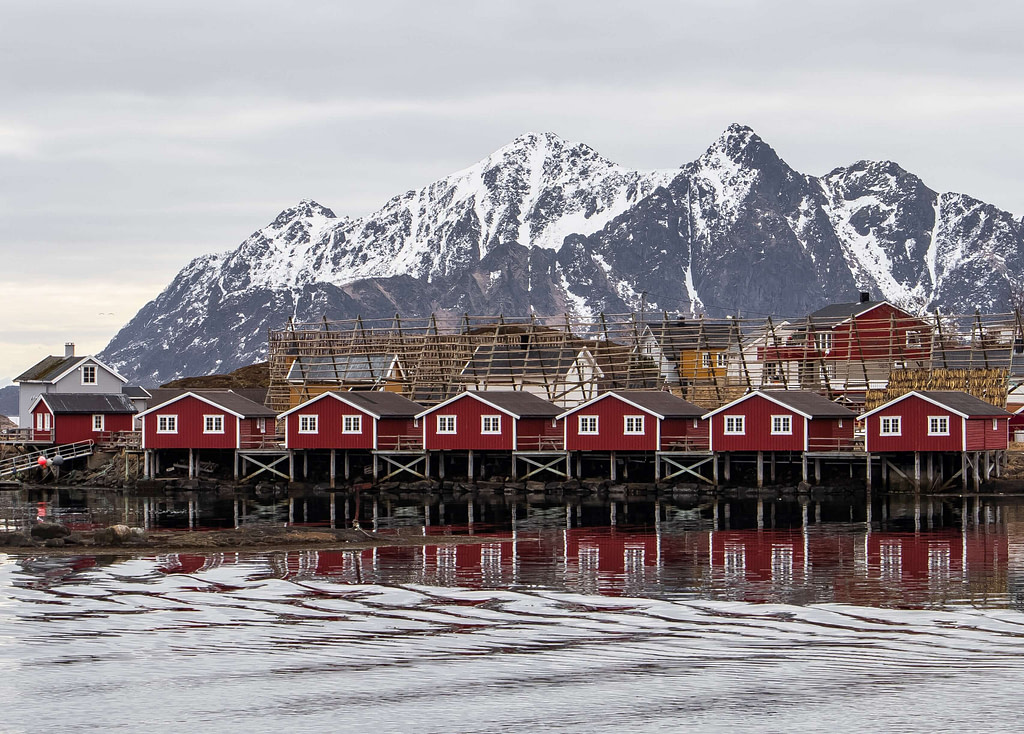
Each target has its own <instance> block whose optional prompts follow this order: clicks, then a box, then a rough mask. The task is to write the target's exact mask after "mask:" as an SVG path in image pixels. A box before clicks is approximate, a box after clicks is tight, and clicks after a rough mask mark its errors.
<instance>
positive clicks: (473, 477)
mask: <svg viewBox="0 0 1024 734" xmlns="http://www.w3.org/2000/svg"><path fill="white" fill-rule="evenodd" d="M473 469H474V467H473V449H470V450H469V457H468V458H467V469H466V470H467V473H468V474H469V481H470V482H475V481H476V474H475V473H474V472H473Z"/></svg>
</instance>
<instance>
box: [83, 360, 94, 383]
mask: <svg viewBox="0 0 1024 734" xmlns="http://www.w3.org/2000/svg"><path fill="white" fill-rule="evenodd" d="M82 384H83V385H95V384H96V365H94V364H87V365H83V366H82Z"/></svg>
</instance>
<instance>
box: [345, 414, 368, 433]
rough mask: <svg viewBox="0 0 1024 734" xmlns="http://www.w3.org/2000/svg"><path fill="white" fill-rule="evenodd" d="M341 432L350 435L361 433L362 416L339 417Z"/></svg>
mask: <svg viewBox="0 0 1024 734" xmlns="http://www.w3.org/2000/svg"><path fill="white" fill-rule="evenodd" d="M341 432H342V433H348V434H351V435H356V434H361V433H362V432H363V416H361V415H358V414H355V415H353V414H350V415H343V416H342V417H341Z"/></svg>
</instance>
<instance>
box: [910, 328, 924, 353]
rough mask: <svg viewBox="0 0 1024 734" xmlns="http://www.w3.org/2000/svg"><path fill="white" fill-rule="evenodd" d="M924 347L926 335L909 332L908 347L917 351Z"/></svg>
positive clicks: (914, 331) (918, 332)
mask: <svg viewBox="0 0 1024 734" xmlns="http://www.w3.org/2000/svg"><path fill="white" fill-rule="evenodd" d="M922 346H924V335H923V334H922V333H921V332H920V331H916V330H910V331H907V347H909V348H910V349H916V348H920V347H922Z"/></svg>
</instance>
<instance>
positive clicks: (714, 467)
mask: <svg viewBox="0 0 1024 734" xmlns="http://www.w3.org/2000/svg"><path fill="white" fill-rule="evenodd" d="M711 483H712V484H713V485H714V486H716V487H717V486H718V454H717V453H712V454H711Z"/></svg>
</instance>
